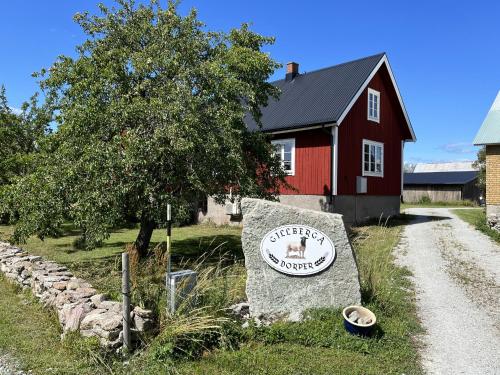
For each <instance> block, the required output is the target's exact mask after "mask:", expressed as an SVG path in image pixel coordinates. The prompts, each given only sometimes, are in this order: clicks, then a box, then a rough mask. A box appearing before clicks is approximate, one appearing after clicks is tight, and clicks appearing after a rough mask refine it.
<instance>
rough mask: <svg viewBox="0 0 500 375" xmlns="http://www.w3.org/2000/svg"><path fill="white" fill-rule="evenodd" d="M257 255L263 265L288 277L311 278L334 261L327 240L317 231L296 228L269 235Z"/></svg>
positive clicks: (292, 225) (327, 238)
mask: <svg viewBox="0 0 500 375" xmlns="http://www.w3.org/2000/svg"><path fill="white" fill-rule="evenodd" d="M260 251H261V255H262V257H263V259H264V260H265V261H266V263H267V264H269V265H270V266H271V267H272V268H274V269H275V270H277V271H279V272H282V273H285V274H288V275H299V276H306V275H312V274H315V273H318V272H321V271H323V270H324V269H326V268H327V267H328V266H329V265H330V264H332V262H333V261H334V260H335V247H334V245H333V242H332V241H331V239H330V238H329V237H328V236H327V235H326V234H324V233H323V232H321V231H320V230H318V229H315V228H312V227H309V226H306V225H300V224H291V225H284V226H281V227H278V228H274V229H273V230H271V231H269V232H268V233H267V234H266V235H265V236H264V238H263V239H262V242H261V244H260Z"/></svg>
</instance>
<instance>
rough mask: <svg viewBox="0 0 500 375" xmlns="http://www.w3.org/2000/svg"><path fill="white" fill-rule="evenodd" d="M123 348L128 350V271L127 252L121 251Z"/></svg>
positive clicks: (129, 344)
mask: <svg viewBox="0 0 500 375" xmlns="http://www.w3.org/2000/svg"><path fill="white" fill-rule="evenodd" d="M122 295H123V303H122V305H123V349H124V351H128V352H130V351H131V350H132V345H131V343H130V273H129V261H128V253H122Z"/></svg>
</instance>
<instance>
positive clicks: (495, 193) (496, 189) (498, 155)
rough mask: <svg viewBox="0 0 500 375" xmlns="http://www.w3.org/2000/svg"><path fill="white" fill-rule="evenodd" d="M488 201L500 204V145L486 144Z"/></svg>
mask: <svg viewBox="0 0 500 375" xmlns="http://www.w3.org/2000/svg"><path fill="white" fill-rule="evenodd" d="M486 203H487V204H494V205H500V145H489V146H486Z"/></svg>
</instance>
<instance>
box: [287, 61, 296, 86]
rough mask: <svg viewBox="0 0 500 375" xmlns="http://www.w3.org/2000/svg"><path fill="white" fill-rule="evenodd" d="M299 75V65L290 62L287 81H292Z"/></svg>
mask: <svg viewBox="0 0 500 375" xmlns="http://www.w3.org/2000/svg"><path fill="white" fill-rule="evenodd" d="M298 75H299V64H297V63H296V62H293V61H292V62H289V63H288V64H286V76H285V81H291V80H292V79H294V78H295V76H298Z"/></svg>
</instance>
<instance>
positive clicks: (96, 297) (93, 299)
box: [90, 293, 109, 307]
mask: <svg viewBox="0 0 500 375" xmlns="http://www.w3.org/2000/svg"><path fill="white" fill-rule="evenodd" d="M108 299H109V296H108V295H107V294H103V293H101V294H96V295H93V296H92V297H90V301H91V302H92V303H93V304H94V305H95V306H96V307H97V305H98V304H100V303H101V302H104V301H107V300H108Z"/></svg>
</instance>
